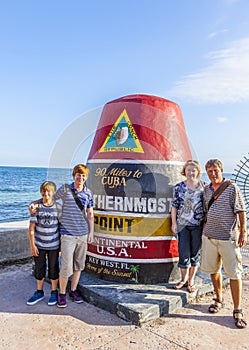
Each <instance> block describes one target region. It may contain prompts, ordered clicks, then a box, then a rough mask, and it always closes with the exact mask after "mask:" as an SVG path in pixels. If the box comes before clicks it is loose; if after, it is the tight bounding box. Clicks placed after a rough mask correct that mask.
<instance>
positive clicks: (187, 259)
mask: <svg viewBox="0 0 249 350" xmlns="http://www.w3.org/2000/svg"><path fill="white" fill-rule="evenodd" d="M201 235H202V226H185V227H184V228H183V229H181V231H179V232H178V254H179V262H178V267H180V268H181V269H187V268H189V267H191V266H197V265H198V264H199V262H200V249H201Z"/></svg>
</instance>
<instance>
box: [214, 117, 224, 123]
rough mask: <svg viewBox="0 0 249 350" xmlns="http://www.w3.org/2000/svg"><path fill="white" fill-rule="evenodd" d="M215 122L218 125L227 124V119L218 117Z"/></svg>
mask: <svg viewBox="0 0 249 350" xmlns="http://www.w3.org/2000/svg"><path fill="white" fill-rule="evenodd" d="M216 120H217V122H218V123H226V122H227V118H225V117H218V118H216Z"/></svg>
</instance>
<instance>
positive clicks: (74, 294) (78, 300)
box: [69, 290, 83, 304]
mask: <svg viewBox="0 0 249 350" xmlns="http://www.w3.org/2000/svg"><path fill="white" fill-rule="evenodd" d="M69 296H70V298H71V299H72V301H74V302H75V303H77V304H81V303H83V299H82V296H81V295H80V293H79V292H78V291H77V290H74V291H72V290H70V292H69Z"/></svg>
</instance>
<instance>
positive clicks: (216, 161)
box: [205, 159, 223, 170]
mask: <svg viewBox="0 0 249 350" xmlns="http://www.w3.org/2000/svg"><path fill="white" fill-rule="evenodd" d="M211 166H217V167H218V168H220V169H221V170H223V165H222V163H221V161H220V160H219V159H209V160H208V161H207V163H206V165H205V169H206V170H207V168H210V167H211Z"/></svg>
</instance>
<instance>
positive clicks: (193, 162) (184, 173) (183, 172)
mask: <svg viewBox="0 0 249 350" xmlns="http://www.w3.org/2000/svg"><path fill="white" fill-rule="evenodd" d="M188 165H193V166H194V167H195V168H196V169H197V171H198V176H197V177H201V166H200V164H199V163H198V162H197V161H196V160H192V159H190V160H187V161H186V163H185V164H184V165H183V168H182V171H181V175H183V176H186V167H187V166H188Z"/></svg>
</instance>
